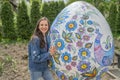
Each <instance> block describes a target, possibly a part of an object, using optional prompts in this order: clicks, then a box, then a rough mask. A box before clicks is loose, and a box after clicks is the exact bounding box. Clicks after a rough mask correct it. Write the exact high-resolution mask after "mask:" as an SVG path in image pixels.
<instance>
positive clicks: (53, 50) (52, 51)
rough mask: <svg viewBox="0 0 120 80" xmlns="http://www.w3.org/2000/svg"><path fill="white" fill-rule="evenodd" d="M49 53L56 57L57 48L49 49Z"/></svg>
mask: <svg viewBox="0 0 120 80" xmlns="http://www.w3.org/2000/svg"><path fill="white" fill-rule="evenodd" d="M49 52H50V55H51V56H52V55H54V54H55V52H56V47H55V46H51V47H50V49H49Z"/></svg>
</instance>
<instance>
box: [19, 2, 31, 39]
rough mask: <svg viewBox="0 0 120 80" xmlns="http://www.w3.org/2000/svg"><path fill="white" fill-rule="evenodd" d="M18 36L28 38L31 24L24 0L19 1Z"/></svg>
mask: <svg viewBox="0 0 120 80" xmlns="http://www.w3.org/2000/svg"><path fill="white" fill-rule="evenodd" d="M17 32H18V38H21V39H25V40H28V39H29V37H30V36H31V25H30V20H29V16H28V11H27V6H26V4H25V2H24V1H22V2H21V3H19V6H18V13H17Z"/></svg>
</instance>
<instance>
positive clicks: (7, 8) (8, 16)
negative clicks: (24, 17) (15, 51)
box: [1, 1, 16, 40]
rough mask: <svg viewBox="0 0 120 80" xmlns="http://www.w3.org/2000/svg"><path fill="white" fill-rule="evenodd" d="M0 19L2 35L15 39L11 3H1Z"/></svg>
mask: <svg viewBox="0 0 120 80" xmlns="http://www.w3.org/2000/svg"><path fill="white" fill-rule="evenodd" d="M1 20H2V30H3V33H2V36H3V37H4V38H5V39H10V40H14V39H16V36H15V35H16V34H15V28H14V14H13V10H12V6H11V4H10V3H9V2H8V1H6V2H4V3H3V4H2V10H1Z"/></svg>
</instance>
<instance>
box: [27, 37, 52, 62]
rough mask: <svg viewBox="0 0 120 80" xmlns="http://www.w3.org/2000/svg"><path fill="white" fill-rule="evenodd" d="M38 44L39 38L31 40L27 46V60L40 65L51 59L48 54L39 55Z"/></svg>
mask: <svg viewBox="0 0 120 80" xmlns="http://www.w3.org/2000/svg"><path fill="white" fill-rule="evenodd" d="M39 44H40V43H39V38H33V40H32V41H30V43H29V45H28V53H29V58H31V60H32V61H33V62H36V63H41V62H44V61H47V60H49V59H50V58H51V56H50V53H49V52H46V53H43V54H41V52H40V48H39Z"/></svg>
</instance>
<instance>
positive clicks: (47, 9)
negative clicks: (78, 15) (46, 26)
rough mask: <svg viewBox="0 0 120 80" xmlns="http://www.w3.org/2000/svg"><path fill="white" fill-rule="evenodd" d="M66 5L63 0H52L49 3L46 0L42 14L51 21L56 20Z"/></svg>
mask: <svg viewBox="0 0 120 80" xmlns="http://www.w3.org/2000/svg"><path fill="white" fill-rule="evenodd" d="M64 7H65V4H64V2H63V1H59V2H54V1H51V2H49V3H47V2H45V3H43V4H42V16H46V17H47V18H48V19H49V20H50V23H51V24H52V22H53V21H54V19H55V18H56V16H57V15H58V13H59V12H60V11H61V10H62V9H63V8H64Z"/></svg>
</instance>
